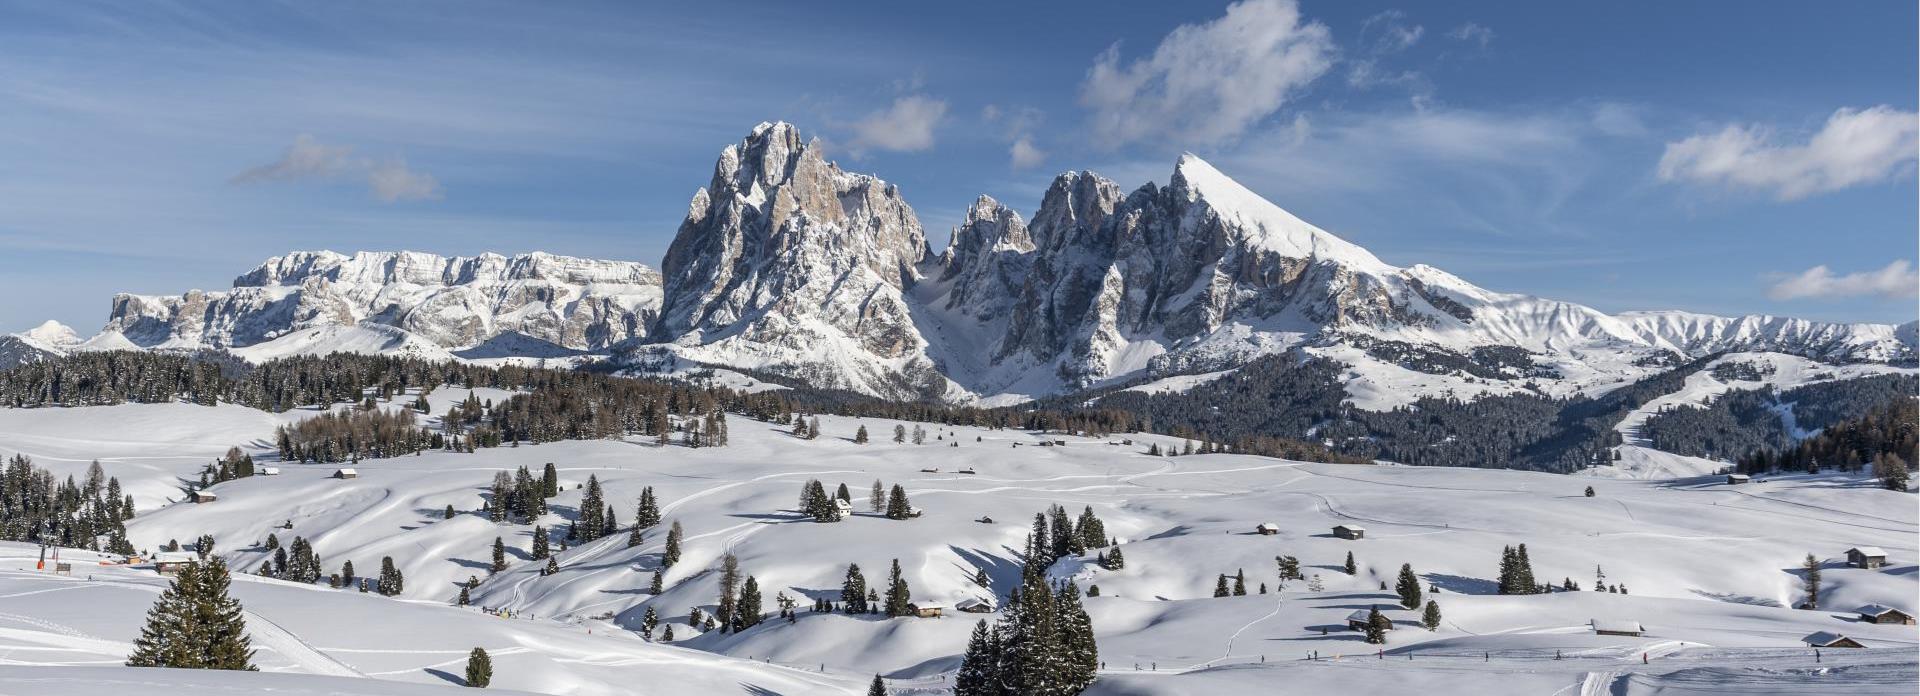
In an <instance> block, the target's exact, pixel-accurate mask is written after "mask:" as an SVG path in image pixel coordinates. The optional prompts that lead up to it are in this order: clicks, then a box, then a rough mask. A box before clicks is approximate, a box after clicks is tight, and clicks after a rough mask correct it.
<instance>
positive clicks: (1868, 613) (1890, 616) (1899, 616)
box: [1855, 604, 1913, 626]
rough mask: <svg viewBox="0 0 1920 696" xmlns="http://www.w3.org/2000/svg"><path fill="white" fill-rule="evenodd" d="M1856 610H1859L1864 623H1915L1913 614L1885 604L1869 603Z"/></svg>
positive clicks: (1908, 624) (1909, 624) (1907, 624)
mask: <svg viewBox="0 0 1920 696" xmlns="http://www.w3.org/2000/svg"><path fill="white" fill-rule="evenodd" d="M1855 611H1857V612H1859V614H1860V621H1861V622H1862V623H1871V624H1900V625H1904V626H1911V625H1913V615H1912V614H1909V613H1906V612H1904V611H1900V610H1899V609H1895V608H1893V607H1890V606H1887V605H1885V604H1869V605H1866V606H1864V607H1860V608H1859V609H1856V610H1855Z"/></svg>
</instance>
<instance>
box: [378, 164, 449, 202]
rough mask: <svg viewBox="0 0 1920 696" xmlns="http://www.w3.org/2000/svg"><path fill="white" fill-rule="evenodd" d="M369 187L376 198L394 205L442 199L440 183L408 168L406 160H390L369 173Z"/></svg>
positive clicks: (426, 174) (431, 177)
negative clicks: (395, 203) (399, 202)
mask: <svg viewBox="0 0 1920 696" xmlns="http://www.w3.org/2000/svg"><path fill="white" fill-rule="evenodd" d="M367 185H368V186H370V187H372V188H373V195H374V197H375V198H379V199H380V200H383V201H386V202H388V203H393V202H396V201H417V200H425V199H429V198H439V197H440V182H439V181H438V180H436V179H434V178H433V175H431V174H428V173H426V172H416V171H413V170H412V169H409V168H407V163H406V161H405V160H397V159H396V160H388V161H386V162H382V163H380V164H378V165H375V166H374V167H373V168H372V169H371V170H368V172H367Z"/></svg>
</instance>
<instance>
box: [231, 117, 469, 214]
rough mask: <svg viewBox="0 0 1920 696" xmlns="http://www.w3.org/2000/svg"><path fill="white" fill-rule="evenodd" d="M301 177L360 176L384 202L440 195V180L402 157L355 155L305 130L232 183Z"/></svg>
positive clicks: (357, 177) (235, 178)
mask: <svg viewBox="0 0 1920 696" xmlns="http://www.w3.org/2000/svg"><path fill="white" fill-rule="evenodd" d="M303 179H360V180H363V181H365V182H366V184H367V189H368V191H369V192H371V193H372V194H373V197H374V198H378V199H380V200H381V201H384V202H387V203H395V202H399V201H412V200H424V199H429V198H439V197H440V182H439V181H438V180H436V179H434V178H433V175H431V174H427V173H425V172H419V171H414V170H413V169H411V168H409V167H408V166H407V163H406V161H405V160H400V159H390V160H386V161H383V162H375V161H373V160H371V159H368V158H365V157H355V156H353V148H352V147H351V146H346V145H327V144H324V143H321V142H320V141H319V140H317V139H315V138H314V137H313V136H311V135H308V134H305V133H302V134H300V135H299V136H296V137H295V138H294V139H293V144H292V145H291V146H288V147H287V150H286V152H284V153H281V155H280V159H278V160H274V161H272V162H268V163H266V164H262V165H259V166H257V167H252V168H249V169H247V170H246V171H244V172H240V173H239V174H236V175H234V177H233V179H231V182H232V183H235V184H253V183H261V182H267V181H299V180H303Z"/></svg>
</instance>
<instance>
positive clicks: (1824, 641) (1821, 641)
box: [1800, 631, 1867, 648]
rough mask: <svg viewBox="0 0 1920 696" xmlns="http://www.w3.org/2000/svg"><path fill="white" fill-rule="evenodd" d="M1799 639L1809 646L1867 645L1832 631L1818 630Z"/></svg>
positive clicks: (1841, 646) (1844, 646)
mask: <svg viewBox="0 0 1920 696" xmlns="http://www.w3.org/2000/svg"><path fill="white" fill-rule="evenodd" d="M1800 641H1801V642H1803V643H1806V644H1807V647H1811V648H1864V647H1867V646H1864V645H1861V644H1860V641H1857V640H1854V639H1852V638H1848V637H1846V636H1843V635H1840V634H1838V633H1834V632H1832V631H1820V632H1818V633H1814V634H1812V635H1809V636H1807V637H1805V638H1801V639H1800Z"/></svg>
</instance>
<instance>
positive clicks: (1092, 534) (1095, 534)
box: [1074, 505, 1107, 553]
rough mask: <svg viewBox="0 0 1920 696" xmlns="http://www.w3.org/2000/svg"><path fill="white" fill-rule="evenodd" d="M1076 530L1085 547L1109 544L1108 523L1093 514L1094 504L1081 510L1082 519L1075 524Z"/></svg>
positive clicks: (1095, 547) (1092, 547)
mask: <svg viewBox="0 0 1920 696" xmlns="http://www.w3.org/2000/svg"><path fill="white" fill-rule="evenodd" d="M1074 532H1075V533H1077V534H1079V535H1080V543H1081V545H1082V547H1083V549H1082V553H1084V552H1085V550H1084V549H1097V548H1104V547H1105V546H1106V545H1107V525H1106V523H1104V522H1101V521H1100V518H1099V517H1097V516H1095V515H1094V514H1093V506H1091V505H1088V506H1087V507H1086V509H1085V510H1081V511H1080V520H1079V521H1078V522H1076V523H1075V524H1074Z"/></svg>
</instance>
